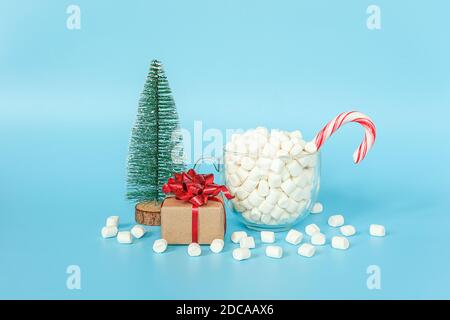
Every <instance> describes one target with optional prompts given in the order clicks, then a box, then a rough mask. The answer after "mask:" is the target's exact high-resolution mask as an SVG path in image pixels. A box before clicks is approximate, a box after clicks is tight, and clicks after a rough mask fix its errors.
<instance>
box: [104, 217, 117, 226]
mask: <svg viewBox="0 0 450 320" xmlns="http://www.w3.org/2000/svg"><path fill="white" fill-rule="evenodd" d="M119 220H120V218H119V216H110V217H108V218H107V219H106V226H107V227H118V226H119Z"/></svg>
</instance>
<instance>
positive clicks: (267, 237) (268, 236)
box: [261, 231, 275, 243]
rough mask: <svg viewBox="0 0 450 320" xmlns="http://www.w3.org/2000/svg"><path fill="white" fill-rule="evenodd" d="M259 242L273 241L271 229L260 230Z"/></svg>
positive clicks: (273, 236)
mask: <svg viewBox="0 0 450 320" xmlns="http://www.w3.org/2000/svg"><path fill="white" fill-rule="evenodd" d="M261 242H264V243H274V242H275V233H274V232H272V231H261Z"/></svg>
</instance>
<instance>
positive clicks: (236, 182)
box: [227, 174, 242, 187]
mask: <svg viewBox="0 0 450 320" xmlns="http://www.w3.org/2000/svg"><path fill="white" fill-rule="evenodd" d="M227 181H228V183H229V184H231V185H232V186H233V187H239V186H240V185H241V184H242V182H241V179H240V178H239V176H238V175H237V174H230V175H229V176H228V179H227Z"/></svg>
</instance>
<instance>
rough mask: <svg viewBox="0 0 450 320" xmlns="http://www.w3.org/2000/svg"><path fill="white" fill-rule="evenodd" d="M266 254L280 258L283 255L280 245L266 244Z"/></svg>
mask: <svg viewBox="0 0 450 320" xmlns="http://www.w3.org/2000/svg"><path fill="white" fill-rule="evenodd" d="M266 256H268V257H270V258H275V259H280V258H281V257H283V248H282V247H280V246H267V247H266Z"/></svg>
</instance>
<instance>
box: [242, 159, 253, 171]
mask: <svg viewBox="0 0 450 320" xmlns="http://www.w3.org/2000/svg"><path fill="white" fill-rule="evenodd" d="M254 166H255V160H253V159H252V158H249V157H243V158H242V160H241V167H242V168H244V169H245V170H247V171H250V170H252V169H253V168H254Z"/></svg>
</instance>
